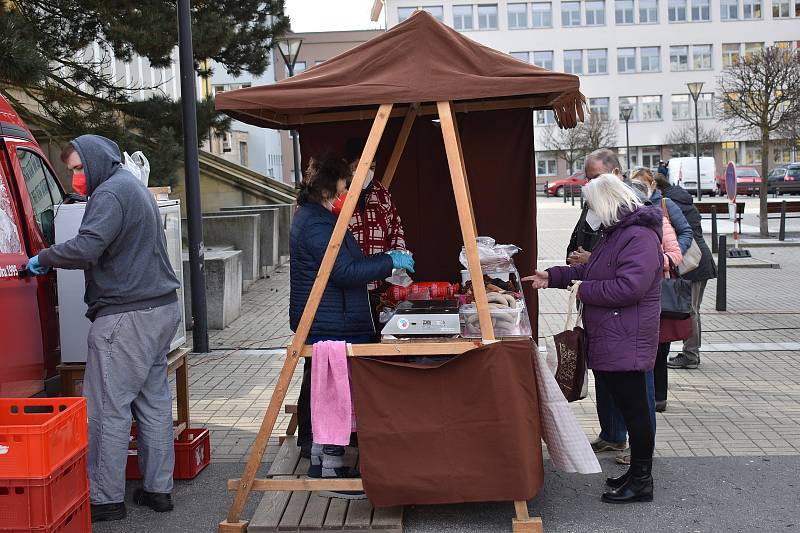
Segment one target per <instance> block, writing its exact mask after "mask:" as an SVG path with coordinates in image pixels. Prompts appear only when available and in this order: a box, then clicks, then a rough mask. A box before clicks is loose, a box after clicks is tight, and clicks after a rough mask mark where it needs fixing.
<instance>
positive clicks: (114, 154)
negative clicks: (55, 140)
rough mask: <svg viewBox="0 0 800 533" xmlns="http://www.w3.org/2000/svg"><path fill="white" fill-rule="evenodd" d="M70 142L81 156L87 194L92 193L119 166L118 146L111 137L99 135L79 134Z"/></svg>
mask: <svg viewBox="0 0 800 533" xmlns="http://www.w3.org/2000/svg"><path fill="white" fill-rule="evenodd" d="M70 144H71V145H72V147H73V148H75V151H76V152H78V156H79V157H80V158H81V164H82V165H83V172H84V174H86V189H87V192H88V194H92V193H93V192H94V190H95V189H97V187H99V186H100V184H101V183H103V182H104V181H106V180H107V179H108V178H110V177H111V176H113V175H114V173H115V172H116V171H117V170H118V169H119V167H120V164H121V163H120V162H121V160H122V158H121V155H120V151H119V146H117V143H115V142H114V141H112V140H111V139H106V138H105V137H101V136H100V135H81V136H80V137H78V138H76V139H74V140H72V141H71V142H70Z"/></svg>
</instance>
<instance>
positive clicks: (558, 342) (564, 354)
mask: <svg viewBox="0 0 800 533" xmlns="http://www.w3.org/2000/svg"><path fill="white" fill-rule="evenodd" d="M579 286H580V281H576V282H575V283H574V284H573V285H572V287H571V288H570V296H569V303H568V304H567V305H568V310H567V321H566V323H565V324H564V331H562V332H561V333H558V334H556V335H553V336H552V337H548V338H547V339H546V343H547V355H548V364H549V365H550V363H551V361H552V358H553V356H555V358H556V359H557V361H556V362H557V364H556V365H550V366H551V370H552V367H553V366H555V371H554V376H555V378H556V382H557V383H558V386H559V388H560V389H561V392H562V393H564V397H565V398H566V399H567V401H568V402H574V401H577V400H582V399H584V398H586V396H587V395H588V394H589V374H588V372H589V371H588V368H587V365H586V339H585V337H584V332H583V328H582V327H580V326H578V322H580V321H581V315H582V314H583V304H582V303H580V302H577V294H578V287H579ZM576 302H577V313H573V311H574V310H575V308H576ZM573 314H574V316H575V319H574V320H573Z"/></svg>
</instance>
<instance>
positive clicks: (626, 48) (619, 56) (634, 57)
mask: <svg viewBox="0 0 800 533" xmlns="http://www.w3.org/2000/svg"><path fill="white" fill-rule="evenodd" d="M623 50H625V51H626V56H625V57H624V58H622V57H621V52H622V51H623ZM628 50H632V51H633V55H632V56H631V55H627V51H628ZM620 59H625V64H626V69H625V70H622V69H620ZM631 59H632V60H633V68H632V69H630V70H628V69H627V65H628V63H630V60H631ZM634 72H636V48H633V47H622V48H617V74H633V73H634Z"/></svg>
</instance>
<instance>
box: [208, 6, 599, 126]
mask: <svg viewBox="0 0 800 533" xmlns="http://www.w3.org/2000/svg"><path fill="white" fill-rule="evenodd" d="M437 101H453V102H454V103H461V104H463V105H462V107H461V109H462V110H463V109H467V107H464V106H469V105H474V108H475V109H481V107H480V106H481V105H483V108H484V109H485V108H488V107H487V104H489V103H491V102H495V103H496V105H500V106H504V108H509V107H528V108H531V109H553V110H554V111H555V114H556V119H557V121H558V123H559V124H560V125H561V126H563V127H573V126H575V125H576V123H577V122H578V121H579V120H582V119H583V107H584V97H583V95H582V94H581V93H580V82H579V79H578V77H577V76H574V75H572V74H564V73H559V72H551V71H548V70H545V69H543V68H540V67H536V66H533V65H529V64H527V63H524V62H522V61H519V60H517V59H514V58H513V57H511V56H509V55H507V54H504V53H502V52H498V51H497V50H494V49H491V48H488V47H486V46H483V45H481V44H479V43H477V42H475V41H473V40H471V39H469V38H467V37H465V36H463V35H461V34H460V33H458V32H457V31H455V30H453V29H452V28H449V27H448V26H446V25H445V24H443V23H441V22H439V21H438V20H437V19H436V18H434V17H433V16H432V15H431V14H429V13H427V12H425V11H417V12H415V13H414V14H413V15H412V16H411V17H409V18H408V20H406V21H405V22H402V23H401V24H398V25H397V26H395V27H393V28H391V29H390V30H388V31H386V32H385V33H383V34H381V35H378V36H377V37H374V38H373V39H370V40H369V41H367V42H365V43H363V44H361V45H359V46H356V47H355V48H352V49H351V50H348V51H347V52H344V53H342V54H340V55H338V56H336V57H334V58H332V59H329V60H328V61H326V62H324V63H321V64H319V65H316V66H314V67H312V68H309V69H308V70H306V71H305V72H303V73H301V74H298V75H297V76H294V77H292V78H288V79H285V80H281V81H280V82H278V83H275V84H272V85H262V86H257V87H249V88H246V89H239V90H236V91H228V92H224V93H222V94H221V95H219V96H218V97H217V102H216V106H217V109H218V110H220V111H224V112H225V113H227V114H228V115H230V116H232V117H233V118H236V119H238V120H241V121H242V122H246V123H249V124H254V125H258V126H267V127H273V128H287V127H292V126H299V125H302V124H305V123H312V122H320V121H335V120H337V116H340V117H341V118H339V119H338V120H346V118H345V117H349V119H351V120H352V118H353V117H354V118H359V117H361V115H363V117H361V118H364V119H367V118H370V117H371V116H374V113H375V111H376V110H377V107H378V106H379V105H380V104H384V103H392V104H411V103H423V104H424V103H434V102H437ZM456 110H457V111H458V110H460V109H459V107H458V106H457V107H456ZM344 111H349V112H350V113H349V114H348V113H343V112H344ZM337 113H339V114H338V115H337ZM353 113H355V115H354V114H353ZM320 115H325V117H328V118H330V119H331V120H327V118H326V119H325V120H320Z"/></svg>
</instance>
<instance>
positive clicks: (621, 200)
mask: <svg viewBox="0 0 800 533" xmlns="http://www.w3.org/2000/svg"><path fill="white" fill-rule="evenodd" d="M583 197H584V199H585V200H586V203H587V204H588V205H589V208H590V209H592V210H593V211H594V212H595V213H596V214H597V216H598V218H599V219H600V222H601V223H602V224H603V226H605V227H607V228H608V227H610V226H613V225H614V224H616V223H617V222H619V217H620V212H621V211H623V210H627V211H635V210H636V209H638V208H639V207H641V206H642V205H643V204H642V201H641V200H640V199H639V197H638V196H637V195H636V193H635V192H634V191H633V189H631V188H630V187H629V186H628V185H626V184H625V183H623V182H622V180H621V179H619V177H617V176H615V175H614V174H601V175H599V176H598V177H596V178H595V179H593V180H591V181H590V182H589V183H587V184H586V185H584V186H583Z"/></svg>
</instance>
